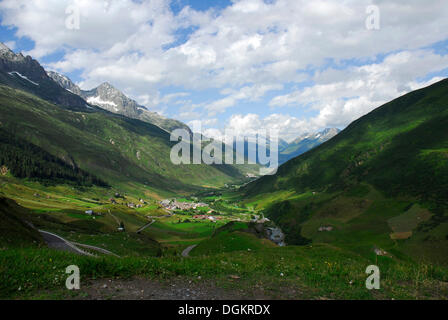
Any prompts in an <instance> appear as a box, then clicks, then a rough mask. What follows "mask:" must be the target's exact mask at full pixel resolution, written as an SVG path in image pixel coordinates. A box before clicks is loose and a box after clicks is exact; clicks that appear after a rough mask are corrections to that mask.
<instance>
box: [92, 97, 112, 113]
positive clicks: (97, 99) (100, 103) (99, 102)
mask: <svg viewBox="0 0 448 320" xmlns="http://www.w3.org/2000/svg"><path fill="white" fill-rule="evenodd" d="M87 102H88V103H90V104H93V105H96V106H99V107H101V106H111V107H113V108H114V109H115V110H116V111H118V105H117V104H116V103H115V102H113V101H106V100H102V99H101V97H99V96H96V97H89V98H88V99H87Z"/></svg>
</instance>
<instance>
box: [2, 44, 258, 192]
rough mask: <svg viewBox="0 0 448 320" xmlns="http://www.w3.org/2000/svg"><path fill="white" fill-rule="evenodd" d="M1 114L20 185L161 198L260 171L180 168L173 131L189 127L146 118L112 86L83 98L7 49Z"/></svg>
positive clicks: (6, 160) (9, 162) (5, 154)
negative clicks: (34, 182)
mask: <svg viewBox="0 0 448 320" xmlns="http://www.w3.org/2000/svg"><path fill="white" fill-rule="evenodd" d="M48 74H50V75H51V76H52V77H50V76H49V75H48ZM53 78H55V79H56V80H57V81H55V80H53ZM59 83H60V84H61V85H63V86H64V87H61V85H59ZM86 100H87V101H86ZM103 101H107V103H102V102H103ZM96 104H98V105H99V106H96ZM106 107H107V108H110V107H112V109H111V110H112V111H113V112H111V111H109V110H107V108H106ZM0 108H1V113H0V141H1V142H2V145H1V147H2V148H1V149H2V156H1V157H0V161H1V165H2V166H4V170H5V171H6V172H10V173H11V174H13V176H15V177H18V178H25V179H31V180H38V181H41V182H44V183H53V184H54V183H55V182H58V183H61V182H64V183H74V184H78V185H92V184H94V185H98V186H113V187H114V188H116V189H120V190H124V191H128V192H129V191H131V192H134V193H136V192H137V193H140V194H142V195H143V194H144V193H145V192H151V193H152V194H153V195H154V196H156V195H159V196H161V195H168V194H173V193H183V192H191V191H194V190H198V189H199V188H204V187H216V186H223V185H224V184H226V183H232V182H237V181H241V180H243V179H244V178H245V176H246V175H247V173H249V172H253V173H255V172H256V170H257V169H258V167H253V166H248V165H238V166H237V165H219V166H218V165H217V166H213V165H206V164H200V165H194V166H190V165H174V164H173V163H172V162H171V160H170V152H171V148H172V146H173V145H174V143H173V142H171V141H170V133H169V130H171V129H173V128H178V127H182V128H188V127H187V126H186V125H184V124H182V123H181V122H178V121H175V120H170V119H165V118H163V117H161V116H159V115H157V114H156V113H152V112H149V111H147V110H146V109H145V108H143V107H141V106H138V105H137V103H136V102H135V101H133V100H131V99H129V98H127V97H126V96H125V95H124V94H122V93H121V92H120V91H118V90H117V89H115V88H113V87H112V86H111V85H109V84H103V85H101V86H99V87H98V88H96V89H93V90H90V91H82V90H80V89H79V88H77V87H76V86H75V85H74V84H73V83H72V82H71V81H70V80H69V79H68V78H66V77H63V76H60V75H59V76H57V75H56V74H55V73H47V72H46V71H45V70H44V68H42V66H41V65H40V64H39V62H37V61H36V60H33V59H32V58H31V57H24V56H23V55H22V54H20V53H19V54H15V53H13V52H12V51H11V50H9V48H7V47H6V46H4V45H1V46H0ZM136 118H141V119H136ZM20 159H21V160H20ZM149 190H151V191H149ZM156 197H157V196H156Z"/></svg>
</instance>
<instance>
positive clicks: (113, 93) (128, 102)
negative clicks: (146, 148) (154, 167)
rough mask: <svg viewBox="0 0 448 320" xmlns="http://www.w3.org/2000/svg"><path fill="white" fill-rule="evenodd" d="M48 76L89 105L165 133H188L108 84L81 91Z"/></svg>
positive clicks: (61, 78)
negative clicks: (139, 121)
mask: <svg viewBox="0 0 448 320" xmlns="http://www.w3.org/2000/svg"><path fill="white" fill-rule="evenodd" d="M47 74H48V76H49V77H51V78H52V79H53V80H54V81H55V82H57V83H58V84H59V85H60V86H61V87H62V88H64V89H66V90H68V91H69V92H71V93H74V94H76V95H78V96H80V97H82V98H83V99H85V100H86V101H87V102H88V103H89V104H92V105H95V106H97V107H100V108H101V109H104V110H107V111H109V112H112V113H116V114H121V115H124V116H126V117H129V118H132V119H139V120H142V121H145V122H149V123H151V124H154V125H156V126H159V127H160V128H162V129H165V130H167V131H172V130H174V129H178V128H183V129H186V130H188V131H190V129H189V127H188V126H187V125H186V124H184V123H182V122H180V121H177V120H173V119H167V118H165V117H163V116H161V115H160V114H158V113H156V112H151V111H149V110H148V109H146V107H144V106H141V105H139V104H138V103H137V102H136V101H135V100H132V99H130V98H128V97H127V96H126V95H125V94H124V93H122V92H121V91H120V90H118V89H117V88H115V87H114V86H112V85H111V84H110V83H108V82H104V83H102V84H101V85H99V86H98V87H96V88H94V89H91V90H81V88H79V87H78V86H77V85H76V84H74V83H73V82H72V81H71V80H70V79H69V78H68V77H67V76H64V75H61V74H59V73H57V72H54V71H48V72H47Z"/></svg>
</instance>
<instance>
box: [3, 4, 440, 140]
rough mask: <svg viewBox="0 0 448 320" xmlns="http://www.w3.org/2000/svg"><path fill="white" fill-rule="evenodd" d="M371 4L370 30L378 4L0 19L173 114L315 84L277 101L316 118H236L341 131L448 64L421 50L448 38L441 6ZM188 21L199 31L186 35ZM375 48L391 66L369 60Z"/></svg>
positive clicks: (37, 10)
mask: <svg viewBox="0 0 448 320" xmlns="http://www.w3.org/2000/svg"><path fill="white" fill-rule="evenodd" d="M105 3H106V4H107V6H105ZM374 3H375V5H377V6H378V7H379V9H380V15H381V25H380V30H374V31H372V30H367V29H366V27H365V19H366V18H367V15H366V7H367V6H368V5H370V4H372V1H371V0H347V1H338V0H326V1H324V0H315V1H307V0H296V1H288V0H276V1H270V2H268V1H263V0H234V1H233V2H232V5H231V6H229V7H227V8H225V9H223V10H222V11H216V10H209V11H205V12H200V11H195V10H193V9H192V8H190V7H185V8H184V9H183V10H182V11H181V12H180V13H179V14H178V15H174V14H173V12H172V11H171V10H170V6H169V0H139V1H133V0H120V1H118V0H108V1H106V2H104V1H99V0H98V1H90V0H39V1H29V0H3V1H1V2H0V12H1V14H2V20H1V23H2V25H6V26H13V27H15V28H17V36H18V37H24V36H26V37H28V38H30V39H31V40H33V41H34V42H35V48H34V49H33V50H31V52H29V53H30V54H32V55H33V56H35V57H36V58H41V57H43V56H45V55H48V54H51V53H54V52H58V51H60V50H62V51H63V52H64V58H63V59H62V60H60V61H57V62H55V63H51V64H49V65H48V67H50V68H51V69H56V70H58V71H62V72H72V71H75V70H80V71H81V74H82V78H83V81H82V82H81V83H80V85H81V87H82V88H84V89H90V88H92V87H95V86H97V85H98V84H99V83H101V82H104V81H109V82H111V83H113V84H114V85H115V86H116V87H118V88H120V89H122V90H123V91H125V92H126V93H127V94H129V95H130V96H131V97H134V98H135V99H137V100H138V101H139V102H140V103H142V104H145V105H148V106H150V107H154V108H156V107H157V106H161V107H160V108H161V109H162V111H163V110H164V108H166V105H168V104H171V103H172V104H176V103H179V104H184V106H183V107H182V108H181V110H180V113H179V114H178V116H179V117H181V118H183V119H194V118H196V119H197V118H200V117H204V115H207V116H208V117H214V116H215V115H218V114H221V113H223V112H224V111H227V110H228V109H229V108H232V107H235V106H237V105H238V104H239V103H242V102H247V101H248V102H254V101H255V102H260V104H263V103H264V101H263V97H265V96H266V95H267V93H269V92H271V91H275V90H282V89H283V88H284V87H289V84H292V86H293V87H294V86H298V85H300V83H302V82H305V81H308V83H309V82H310V81H312V85H310V86H309V87H307V88H305V89H301V90H292V92H289V93H287V92H283V93H282V94H279V95H278V96H277V97H275V98H274V99H272V100H271V102H270V106H271V107H275V108H277V107H281V106H293V107H296V108H297V107H303V106H308V107H310V108H314V109H315V110H316V111H317V112H318V115H317V116H316V117H314V118H311V119H298V118H294V117H290V116H287V115H285V116H282V115H279V114H274V115H271V116H269V117H267V118H264V119H261V118H258V119H256V117H254V116H248V115H246V116H235V117H234V118H233V119H230V121H233V122H235V123H237V122H239V123H240V124H241V125H242V126H246V127H247V128H249V129H250V128H251V124H250V123H252V121H253V123H258V124H260V125H271V126H277V125H278V126H280V127H281V124H282V121H283V122H284V123H285V125H284V127H285V128H284V130H283V131H284V132H286V133H285V136H289V135H290V134H289V132H292V130H297V131H301V130H302V128H311V129H312V128H319V127H326V126H345V125H347V124H348V123H349V122H350V121H352V120H353V119H355V118H356V117H359V116H361V115H363V114H365V113H366V112H368V111H370V110H371V109H373V108H375V107H377V106H379V105H380V104H382V103H384V102H386V101H388V100H390V99H393V98H395V97H397V96H399V95H401V94H404V93H406V92H408V91H410V90H413V89H415V88H418V87H420V86H422V85H423V83H421V81H419V79H421V78H424V77H426V76H427V74H429V73H431V72H437V71H439V70H442V69H443V68H446V67H447V58H446V56H440V55H437V54H434V53H433V52H432V51H431V50H429V49H427V50H421V48H424V47H427V46H430V45H432V44H434V43H436V42H438V41H441V40H445V39H447V38H448V19H447V18H446V17H447V16H448V6H447V5H446V3H445V2H444V1H440V0H427V1H421V0H408V1H398V0H396V1H392V0H376V1H375V2H374ZM70 4H75V5H77V6H78V7H79V9H80V13H81V20H80V29H79V30H69V29H67V28H66V27H65V19H66V18H67V15H66V13H65V10H66V8H67V6H68V5H70ZM182 28H183V29H185V30H187V29H191V30H193V31H192V32H191V34H188V35H186V34H182V31H179V30H180V29H182ZM179 32H180V33H181V36H179ZM181 38H186V39H184V40H182V41H180V39H181ZM380 54H381V55H385V56H386V57H385V59H384V61H382V62H380V63H372V62H369V61H371V59H374V58H375V57H377V56H378V55H380ZM328 59H332V61H333V62H334V63H335V64H336V65H341V64H342V62H343V61H345V60H351V59H355V60H356V62H357V63H358V66H356V67H347V68H341V69H332V68H327V67H326V66H327V63H328ZM359 61H364V64H363V65H361V66H359ZM349 65H350V64H349ZM316 70H321V71H318V72H316ZM287 84H288V86H287ZM165 87H180V88H182V89H181V91H182V92H185V91H190V90H202V89H218V90H221V94H222V97H216V96H215V97H212V98H210V97H207V99H204V100H206V101H207V103H205V102H204V101H202V102H198V101H188V100H187V101H179V100H178V99H180V98H185V97H186V95H177V96H169V95H167V96H162V95H161V94H160V92H161V89H162V88H165ZM210 101H212V102H210ZM264 107H266V106H264ZM291 110H292V109H291ZM282 117H285V118H282ZM297 123H299V125H297Z"/></svg>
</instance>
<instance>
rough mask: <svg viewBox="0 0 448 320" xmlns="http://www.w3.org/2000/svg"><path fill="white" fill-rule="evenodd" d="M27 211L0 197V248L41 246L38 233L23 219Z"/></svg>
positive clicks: (41, 242) (41, 241)
mask: <svg viewBox="0 0 448 320" xmlns="http://www.w3.org/2000/svg"><path fill="white" fill-rule="evenodd" d="M28 214H29V213H28V211H27V210H26V209H25V208H22V207H20V206H18V205H17V203H15V202H14V201H12V200H9V199H6V198H2V197H0V248H15V247H30V246H31V247H36V246H38V245H42V244H43V239H42V237H41V235H40V234H39V232H38V231H37V230H35V229H34V228H32V227H31V226H30V225H29V224H27V222H25V219H26V218H27V217H28Z"/></svg>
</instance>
